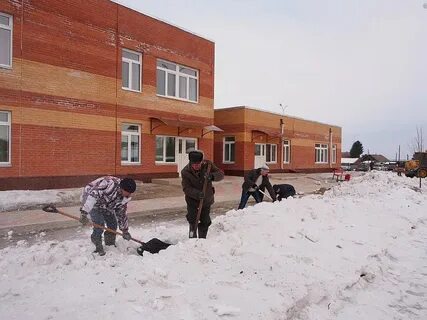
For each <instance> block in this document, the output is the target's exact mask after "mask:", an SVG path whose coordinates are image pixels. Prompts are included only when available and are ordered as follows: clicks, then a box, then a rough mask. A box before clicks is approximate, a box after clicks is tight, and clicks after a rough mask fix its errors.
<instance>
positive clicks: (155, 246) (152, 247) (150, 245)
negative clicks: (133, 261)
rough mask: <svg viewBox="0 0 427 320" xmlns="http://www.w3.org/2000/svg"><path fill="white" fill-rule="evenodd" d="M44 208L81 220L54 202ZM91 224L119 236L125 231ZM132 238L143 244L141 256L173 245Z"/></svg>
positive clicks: (140, 249)
mask: <svg viewBox="0 0 427 320" xmlns="http://www.w3.org/2000/svg"><path fill="white" fill-rule="evenodd" d="M42 209H43V211H45V212H51V213H59V214H61V215H63V216H66V217H68V218H71V219H74V220H77V221H80V218H79V217H76V216H73V215H72V214H69V213H66V212H64V211H62V210H60V209H58V208H56V207H55V206H54V205H53V204H49V205H46V206H44V207H43V208H42ZM89 225H90V226H93V227H95V228H99V229H103V230H105V231H107V232H111V233H114V234H117V235H119V236H123V233H122V232H120V231H116V230H113V229H110V228H107V227H105V226H102V225H100V224H97V223H94V222H90V223H89ZM130 240H132V241H135V242H137V243H139V244H140V245H141V246H140V247H139V248H138V249H137V251H138V254H140V255H141V256H142V254H143V252H144V251H148V252H150V253H158V252H159V251H160V250H163V249H166V248H167V247H169V246H170V245H171V244H170V243H166V242H163V241H161V240H159V239H157V238H153V239H151V240H150V241H148V242H142V241H141V240H138V239H135V238H132V237H131V238H130Z"/></svg>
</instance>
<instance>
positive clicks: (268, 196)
mask: <svg viewBox="0 0 427 320" xmlns="http://www.w3.org/2000/svg"><path fill="white" fill-rule="evenodd" d="M258 191H259V192H261V193H262V194H263V195H265V196H266V197H267V198H269V199H270V200H271V201H274V200H273V198H272V197H270V195H268V194H267V193H265V192H264V191H262V190H261V189H258Z"/></svg>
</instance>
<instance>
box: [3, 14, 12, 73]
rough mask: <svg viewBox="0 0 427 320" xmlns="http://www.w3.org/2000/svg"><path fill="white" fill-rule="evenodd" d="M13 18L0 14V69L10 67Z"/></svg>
mask: <svg viewBox="0 0 427 320" xmlns="http://www.w3.org/2000/svg"><path fill="white" fill-rule="evenodd" d="M12 31H13V17H12V16H10V15H8V14H5V13H2V12H0V67H6V68H11V67H12V34H13V32H12Z"/></svg>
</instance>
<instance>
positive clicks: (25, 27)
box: [0, 0, 215, 190]
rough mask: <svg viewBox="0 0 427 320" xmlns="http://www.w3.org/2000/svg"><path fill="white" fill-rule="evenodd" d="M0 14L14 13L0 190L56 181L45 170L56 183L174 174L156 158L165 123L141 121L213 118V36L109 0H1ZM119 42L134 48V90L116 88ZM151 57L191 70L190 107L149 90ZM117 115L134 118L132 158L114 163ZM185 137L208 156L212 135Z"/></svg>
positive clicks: (4, 75)
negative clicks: (7, 136)
mask: <svg viewBox="0 0 427 320" xmlns="http://www.w3.org/2000/svg"><path fill="white" fill-rule="evenodd" d="M22 4H23V6H22ZM0 12H5V13H9V14H11V15H13V59H14V60H13V68H12V69H11V70H8V69H1V68H0V110H8V111H11V112H12V166H10V167H0V185H1V187H0V189H3V190H4V189H8V186H10V187H12V188H13V187H19V188H21V187H22V186H25V185H26V182H28V185H29V186H30V187H31V188H37V187H38V186H40V187H43V186H48V187H55V185H54V184H55V180H54V179H50V178H49V177H52V176H57V177H60V176H61V177H62V178H61V179H59V178H58V179H56V181H58V186H59V185H60V186H62V187H63V186H66V185H67V183H70V184H75V183H80V182H81V181H86V180H88V179H91V178H92V177H93V176H96V175H102V174H117V175H122V176H124V175H133V176H135V177H139V178H141V179H144V180H146V181H148V180H150V177H155V176H156V177H157V176H165V175H166V176H176V175H177V166H176V165H156V164H155V135H156V134H160V133H162V132H163V131H162V130H163V129H164V128H160V129H157V130H156V132H153V133H151V130H150V118H151V117H167V118H175V119H181V120H186V121H194V122H200V123H208V124H212V123H213V90H214V83H213V82H214V50H215V48H214V43H213V42H211V41H208V40H206V39H203V38H201V37H199V36H196V35H194V34H192V33H189V32H186V31H183V30H181V29H179V28H177V27H174V26H171V25H169V24H167V23H164V22H161V21H159V20H156V19H153V18H151V17H148V16H146V15H143V14H141V13H138V12H136V11H133V10H131V9H128V8H125V7H123V6H120V5H117V4H115V3H113V2H111V1H108V0H91V1H86V0H69V1H56V0H37V1H24V2H17V1H14V0H5V1H1V2H0ZM22 16H23V17H24V19H22ZM21 35H22V37H21ZM122 48H128V49H133V50H135V51H138V52H141V53H142V92H141V93H133V92H125V91H124V90H122V89H121V49H122ZM157 58H162V59H166V60H170V61H172V62H176V63H179V64H183V65H186V66H189V67H192V68H195V69H197V70H199V102H198V103H197V104H194V103H189V102H182V101H177V100H173V99H167V98H159V97H157V96H156V88H155V87H156V60H157ZM82 83H84V84H85V87H82ZM82 89H83V90H82ZM122 122H130V123H132V122H135V123H139V124H141V127H142V135H141V146H142V147H141V164H140V165H131V166H125V165H121V160H120V145H121V132H120V125H121V123H122ZM56 123H58V124H56ZM116 127H117V129H116ZM166 131H168V132H174V135H177V131H178V129H177V128H176V127H174V128H170V130H166ZM185 135H186V136H187V135H188V136H191V137H195V138H199V148H201V149H203V150H204V151H205V153H206V156H207V157H208V158H212V156H213V135H212V134H208V135H206V136H204V137H203V139H200V137H201V130H200V129H193V130H190V131H187V132H186V134H185Z"/></svg>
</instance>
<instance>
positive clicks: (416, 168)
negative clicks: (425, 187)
mask: <svg viewBox="0 0 427 320" xmlns="http://www.w3.org/2000/svg"><path fill="white" fill-rule="evenodd" d="M405 172H406V173H405V175H406V176H407V177H410V178H413V177H418V178H425V177H427V152H415V153H414V157H413V159H412V160H408V161H406V163H405Z"/></svg>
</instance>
